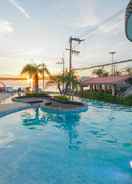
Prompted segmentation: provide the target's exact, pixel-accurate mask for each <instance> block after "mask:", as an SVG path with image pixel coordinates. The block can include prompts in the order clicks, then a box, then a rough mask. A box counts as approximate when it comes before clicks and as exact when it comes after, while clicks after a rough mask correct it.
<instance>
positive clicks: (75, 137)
mask: <svg viewBox="0 0 132 184" xmlns="http://www.w3.org/2000/svg"><path fill="white" fill-rule="evenodd" d="M48 116H49V119H50V121H53V122H54V123H55V125H54V126H55V127H57V128H59V129H62V130H64V131H65V132H66V134H67V135H68V143H69V148H70V149H78V148H79V145H80V144H81V141H80V139H79V134H78V131H77V126H78V125H79V122H80V113H78V112H69V113H57V112H56V113H55V112H54V113H53V112H52V113H48Z"/></svg>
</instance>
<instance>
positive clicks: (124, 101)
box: [81, 91, 132, 106]
mask: <svg viewBox="0 0 132 184" xmlns="http://www.w3.org/2000/svg"><path fill="white" fill-rule="evenodd" d="M81 97H84V98H88V99H95V100H100V101H104V102H109V103H115V104H121V105H126V106H132V96H128V97H123V96H112V95H111V94H110V93H104V92H94V91H84V93H83V95H81Z"/></svg>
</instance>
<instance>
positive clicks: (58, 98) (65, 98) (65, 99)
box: [54, 96, 69, 101]
mask: <svg viewBox="0 0 132 184" xmlns="http://www.w3.org/2000/svg"><path fill="white" fill-rule="evenodd" d="M54 98H55V99H56V100H61V101H68V100H69V97H68V96H54Z"/></svg>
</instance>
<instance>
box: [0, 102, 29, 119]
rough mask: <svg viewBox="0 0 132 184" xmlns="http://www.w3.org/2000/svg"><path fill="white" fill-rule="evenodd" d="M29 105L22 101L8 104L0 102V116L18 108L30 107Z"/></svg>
mask: <svg viewBox="0 0 132 184" xmlns="http://www.w3.org/2000/svg"><path fill="white" fill-rule="evenodd" d="M30 107H31V105H29V104H24V103H10V104H0V117H3V116H5V115H8V114H10V113H13V112H17V111H19V110H24V109H27V108H30Z"/></svg>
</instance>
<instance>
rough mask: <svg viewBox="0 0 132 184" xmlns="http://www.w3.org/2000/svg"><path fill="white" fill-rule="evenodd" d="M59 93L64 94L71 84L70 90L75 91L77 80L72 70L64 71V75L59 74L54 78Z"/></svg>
mask: <svg viewBox="0 0 132 184" xmlns="http://www.w3.org/2000/svg"><path fill="white" fill-rule="evenodd" d="M55 81H56V82H57V86H58V89H59V92H60V94H61V95H66V94H68V92H69V91H70V88H71V86H72V92H75V91H77V88H78V86H79V81H78V79H77V77H76V75H75V74H74V72H66V73H65V74H64V75H59V76H57V77H56V78H55Z"/></svg>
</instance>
